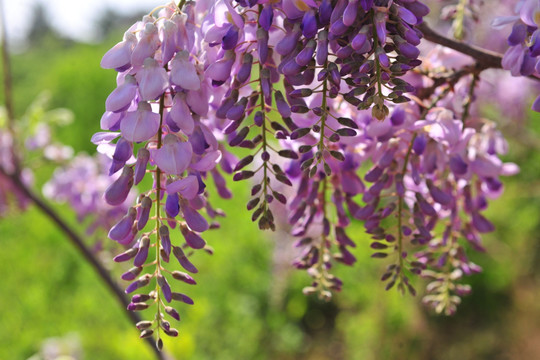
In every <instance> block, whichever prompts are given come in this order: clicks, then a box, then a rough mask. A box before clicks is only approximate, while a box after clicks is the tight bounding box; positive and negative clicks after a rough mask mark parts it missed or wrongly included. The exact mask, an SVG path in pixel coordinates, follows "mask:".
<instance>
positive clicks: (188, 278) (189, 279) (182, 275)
mask: <svg viewBox="0 0 540 360" xmlns="http://www.w3.org/2000/svg"><path fill="white" fill-rule="evenodd" d="M171 275H172V277H173V278H174V279H176V280H180V281H182V282H184V283H186V284H189V285H195V284H197V282H195V280H194V279H193V278H192V277H191V276H189V275H188V274H186V273H185V272H181V271H178V270H175V271H173V272H172V273H171Z"/></svg>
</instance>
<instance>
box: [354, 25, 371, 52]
mask: <svg viewBox="0 0 540 360" xmlns="http://www.w3.org/2000/svg"><path fill="white" fill-rule="evenodd" d="M366 42H367V33H366V32H364V31H362V30H361V31H360V32H359V33H358V34H357V35H356V36H355V37H354V38H353V39H352V41H351V47H352V48H353V49H354V50H356V51H360V50H363V48H364V45H365V44H366Z"/></svg>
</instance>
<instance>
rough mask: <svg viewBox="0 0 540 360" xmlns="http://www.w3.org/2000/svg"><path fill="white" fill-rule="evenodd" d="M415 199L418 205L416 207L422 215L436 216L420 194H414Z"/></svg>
mask: <svg viewBox="0 0 540 360" xmlns="http://www.w3.org/2000/svg"><path fill="white" fill-rule="evenodd" d="M415 197H416V203H417V204H418V206H420V210H421V211H422V212H423V213H424V214H426V215H428V216H436V215H437V211H435V209H434V208H433V206H431V204H430V203H428V202H427V201H426V199H424V197H423V196H422V195H421V194H420V193H416V194H415Z"/></svg>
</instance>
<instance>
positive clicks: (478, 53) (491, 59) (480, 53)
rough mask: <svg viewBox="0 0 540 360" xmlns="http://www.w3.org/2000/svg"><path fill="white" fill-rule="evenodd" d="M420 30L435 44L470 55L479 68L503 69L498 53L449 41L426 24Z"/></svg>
mask: <svg viewBox="0 0 540 360" xmlns="http://www.w3.org/2000/svg"><path fill="white" fill-rule="evenodd" d="M418 30H420V31H421V32H422V34H424V39H426V40H428V41H431V42H433V43H435V44H439V45H442V46H446V47H448V48H450V49H453V50H456V51H458V52H460V53H462V54H465V55H468V56H470V57H472V58H473V59H475V60H476V62H477V64H478V67H480V68H482V69H489V68H492V69H501V68H502V65H501V62H502V55H501V54H498V53H496V52H493V51H490V50H486V49H482V48H479V47H476V46H474V45H469V44H465V43H463V42H459V41H456V40H452V39H449V38H447V37H445V36H443V35H441V34H438V33H437V32H435V31H434V30H433V29H431V28H430V27H429V26H428V25H427V24H426V23H425V22H424V23H422V24H420V25H419V26H418Z"/></svg>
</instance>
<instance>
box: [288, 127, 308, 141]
mask: <svg viewBox="0 0 540 360" xmlns="http://www.w3.org/2000/svg"><path fill="white" fill-rule="evenodd" d="M310 131H311V129H310V128H300V129H296V130H295V131H293V132H292V133H291V140H296V139H300V138H301V137H304V136H306V135H307V134H309V132H310Z"/></svg>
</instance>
